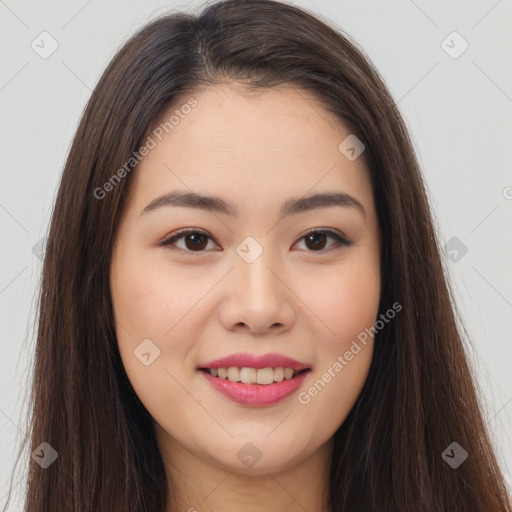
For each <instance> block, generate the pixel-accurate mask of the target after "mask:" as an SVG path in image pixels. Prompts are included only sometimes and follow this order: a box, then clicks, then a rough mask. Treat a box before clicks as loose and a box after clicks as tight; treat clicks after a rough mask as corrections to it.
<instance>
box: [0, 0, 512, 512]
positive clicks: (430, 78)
mask: <svg viewBox="0 0 512 512" xmlns="http://www.w3.org/2000/svg"><path fill="white" fill-rule="evenodd" d="M294 3H295V4H297V5H301V6H304V7H306V8H309V9H311V10H312V11H313V12H315V13H317V14H320V15H321V16H323V17H325V18H326V19H328V20H332V21H333V22H334V23H335V24H336V25H337V26H338V27H340V28H341V29H342V30H343V31H344V32H346V33H347V34H348V35H349V36H351V38H353V39H354V40H355V41H356V42H357V43H358V44H359V45H360V46H361V47H362V49H363V50H364V51H365V52H366V53H367V55H368V56H369V57H370V58H371V60H372V61H373V62H374V63H375V65H376V66H377V69H378V70H379V71H380V73H381V74H382V75H383V77H384V79H385V81H386V83H387V85H388V87H389V89H390V91H391V93H392V95H393V97H394V98H395V99H396V101H397V102H398V105H399V108H400V110H401V112H402V114H403V116H404V118H405V120H406V122H407V124H408V126H409V129H410V132H411V135H412V138H413V141H414V145H415V148H416V151H417V154H418V157H419V160H420V163H421V166H422V169H423V173H424V176H425V180H426V183H427V186H428V190H429V196H430V201H431V205H432V208H433V211H434V215H435V218H436V222H437V225H438V229H439V233H440V235H441V238H442V243H443V247H445V246H444V244H448V245H447V248H446V250H444V252H443V257H444V258H445V259H446V260H447V264H448V268H449V270H450V273H451V276H452V281H453V285H454V289H455V292H456V300H457V304H458V306H459V308H460V311H461V313H462V315H463V319H464V322H465V325H466V327H467V331H468V333H469V335H470V337H471V344H470V345H469V348H468V350H469V351H470V354H472V360H473V363H474V365H475V369H476V373H477V376H478V382H479V386H480V388H481V390H482V399H483V405H484V410H485V414H486V420H487V422H488V425H489V427H490V429H491V431H492V434H493V442H494V445H495V447H496V451H497V453H498V455H499V457H500V460H501V463H502V465H503V468H504V471H505V475H506V478H507V479H508V482H509V484H511V483H512V480H511V475H512V338H511V329H510V326H511V321H510V320H511V318H512V267H511V261H512V257H511V256H512V237H511V236H510V235H511V233H512V171H511V169H512V166H511V164H512V152H511V142H510V141H511V140H512V137H511V136H512V71H511V64H512V59H511V57H512V55H511V54H512V30H511V29H512V27H511V21H512V2H511V0H499V1H496V0H481V1H476V0H472V1H467V0H466V1H462V0H458V1H451V2H443V1H440V0H435V1H428V2H427V1H425V0H415V1H413V0H393V1H386V2H382V1H381V0H338V1H334V0H331V1H329V0H322V1H312V0H296V1H295V2H294ZM202 5H203V3H202V2H189V3H187V2H180V3H178V2H173V1H169V2H165V1H159V0H149V1H144V2H142V1H138V2H136V1H133V0H103V1H99V0H89V1H87V0H68V1H66V2H64V1H57V0H53V1H46V2H37V3H36V2H33V1H28V0H5V1H4V0H0V52H1V54H0V58H1V66H0V108H1V116H0V120H1V121H0V130H1V131H0V141H1V142H0V144H1V157H2V159H1V165H0V173H1V187H0V240H1V265H0V316H1V322H0V349H1V356H0V454H1V455H0V506H2V505H3V503H4V501H5V500H4V496H5V493H6V492H7V489H8V484H9V481H8V478H9V476H10V471H11V468H12V465H13V463H14V456H15V453H16V451H17V449H18V447H19V442H20V439H21V438H23V437H24V436H25V435H26V432H24V428H23V427H24V423H23V415H24V414H25V413H26V411H25V413H24V412H23V411H24V409H23V408H24V403H25V401H26V399H25V397H26V390H27V386H28V382H29V379H30V376H31V373H30V372H31V363H32V360H33V354H34V339H33V336H32V334H31V330H30V329H31V326H32V324H33V323H34V318H35V310H34V297H35V294H36V289H37V286H38V280H39V274H40V270H41V260H40V253H39V251H38V249H39V248H40V241H41V239H42V238H43V237H44V236H45V234H46V230H47V227H48V222H49V218H50V212H51V208H52V204H53V201H54V198H55V193H56V190H57V187H58V183H59V178H60V174H61V172H62V169H63V166H64V162H65V158H66V155H67V152H68V150H69V147H70V143H71V139H72V136H73V134H74V132H75V130H76V127H77V123H78V121H79V118H80V115H81V113H82V110H83V108H84V106H85V103H86V101H87V100H88V98H89V96H90V94H91V90H92V88H93V87H94V85H95V84H96V82H97V80H98V79H99V77H100V75H101V73H102V72H103V70H104V68H105V66H106V65H107V63H108V62H109V60H110V59H111V58H112V56H113V55H114V52H115V51H116V49H118V48H119V46H120V45H121V44H122V43H123V42H124V41H125V40H126V39H127V38H128V37H129V36H130V35H131V34H133V32H134V31H135V30H137V29H138V28H139V27H140V26H141V25H142V24H144V23H146V22H148V21H150V20H151V19H153V18H154V17H156V16H158V15H161V14H164V13H165V12H166V11H168V10H169V9H173V10H174V9H180V10H185V11H187V12H198V10H199V9H200V7H201V6H202ZM42 32H47V33H48V34H49V36H48V35H43V36H41V35H40V34H41V33H42ZM454 32H456V34H454ZM41 37H45V38H47V39H45V41H47V44H45V48H46V49H47V50H48V49H51V46H50V44H51V43H52V40H55V41H56V43H53V44H58V47H57V49H56V50H55V51H54V52H53V53H52V54H51V55H50V56H49V57H47V58H42V56H41V55H40V53H38V52H37V51H35V50H34V49H33V46H35V45H36V43H37V41H40V40H41V39H40V38H41ZM33 41H35V42H36V43H33ZM39 46H42V44H41V43H39ZM466 46H467V47H466ZM39 52H41V50H39ZM38 244H39V245H38ZM62 342H63V343H65V342H66V340H62ZM454 441H456V440H454ZM29 456H30V454H29V453H28V454H27V455H26V458H27V457H29ZM439 456H441V454H439ZM469 456H471V454H469ZM26 458H25V460H26ZM19 481H21V480H19ZM16 482H18V480H16V481H15V483H16ZM22 487H23V482H22V481H21V483H19V484H18V486H17V488H16V489H17V491H18V492H21V490H22ZM511 487H512V485H511ZM9 510H15V509H11V508H10V509H9ZM19 510H21V505H20V508H19Z"/></svg>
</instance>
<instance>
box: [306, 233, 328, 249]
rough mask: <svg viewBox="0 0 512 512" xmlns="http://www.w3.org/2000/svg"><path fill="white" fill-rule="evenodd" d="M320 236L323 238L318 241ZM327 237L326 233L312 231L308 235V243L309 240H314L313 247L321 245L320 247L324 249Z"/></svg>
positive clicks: (316, 247)
mask: <svg viewBox="0 0 512 512" xmlns="http://www.w3.org/2000/svg"><path fill="white" fill-rule="evenodd" d="M319 238H320V239H321V240H320V242H319V241H318V239H319ZM326 239H327V237H326V236H325V233H311V234H309V235H308V236H307V237H306V245H307V243H308V242H309V241H314V242H313V249H318V248H319V247H320V249H323V247H324V244H325V240H326ZM308 247H309V245H308Z"/></svg>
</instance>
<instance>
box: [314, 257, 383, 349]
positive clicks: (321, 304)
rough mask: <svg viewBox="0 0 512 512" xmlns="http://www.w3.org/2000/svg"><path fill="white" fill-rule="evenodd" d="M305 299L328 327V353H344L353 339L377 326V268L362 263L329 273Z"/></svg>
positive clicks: (376, 266)
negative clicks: (375, 324)
mask: <svg viewBox="0 0 512 512" xmlns="http://www.w3.org/2000/svg"><path fill="white" fill-rule="evenodd" d="M305 292H306V291H305ZM305 292H304V293H305ZM304 296H306V297H308V305H310V306H311V310H312V311H313V312H314V313H315V314H316V315H317V316H318V317H319V318H320V319H321V320H322V324H323V326H324V327H325V329H323V328H322V331H323V333H324V335H323V336H321V340H322V343H323V344H324V345H325V347H324V349H325V350H326V351H327V353H329V352H331V353H334V352H339V351H341V350H342V351H345V350H347V349H346V348H345V347H346V346H349V345H350V343H351V342H352V340H353V339H355V338H357V336H358V335H359V334H360V333H361V332H364V330H365V329H367V328H369V327H371V326H373V325H374V323H375V320H376V317H377V313H378V307H379V301H380V273H379V267H378V264H375V262H372V264H371V265H370V264H368V263H365V262H364V260H362V259H361V261H356V262H355V263H354V264H353V265H352V264H350V265H349V264H346V265H343V266H342V267H336V268H333V269H330V270H329V273H328V274H325V275H323V276H322V277H321V279H317V281H316V285H314V286H313V283H311V282H310V283H309V285H308V290H307V295H304ZM324 353H325V352H324Z"/></svg>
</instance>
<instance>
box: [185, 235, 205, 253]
mask: <svg viewBox="0 0 512 512" xmlns="http://www.w3.org/2000/svg"><path fill="white" fill-rule="evenodd" d="M201 238H202V240H201ZM191 239H193V244H192V246H191V247H189V245H188V243H187V242H188V241H190V240H191ZM205 239H206V236H205V235H202V234H201V233H192V234H190V235H186V236H185V245H186V246H187V249H192V250H194V249H199V250H201V249H204V248H205V247H206V243H207V242H206V243H205ZM201 242H202V243H201Z"/></svg>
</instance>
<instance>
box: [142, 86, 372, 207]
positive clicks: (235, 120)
mask: <svg viewBox="0 0 512 512" xmlns="http://www.w3.org/2000/svg"><path fill="white" fill-rule="evenodd" d="M188 105H194V106H193V107H192V108H190V107H189V106H188ZM185 107H186V108H185ZM166 123H167V124H166ZM155 133H156V135H155ZM349 135H350V131H349V130H348V128H347V127H346V126H345V125H344V124H343V123H342V122H341V121H340V120H339V119H337V118H336V117H335V116H334V115H333V114H331V113H329V112H327V111H326V110H325V109H324V108H323V107H322V106H321V104H320V102H319V101H318V100H317V99H316V98H315V97H314V96H313V95H311V94H310V93H309V92H307V91H304V90H302V89H299V88H297V87H294V86H291V85H283V86H279V87H275V88H272V89H265V90H261V91H257V92H252V91H251V92H250V91H248V90H247V89H240V88H239V87H234V86H231V85H220V86H211V87H208V88H206V89H203V90H201V91H200V92H198V93H196V94H193V93H191V94H189V95H181V96H180V97H179V98H175V101H174V102H173V105H172V107H170V108H169V109H168V110H167V111H166V112H165V114H164V115H163V116H161V118H160V119H159V120H158V122H157V123H155V124H154V125H153V126H152V129H151V131H150V132H149V137H151V138H152V140H153V141H154V142H155V145H154V147H153V149H151V150H150V151H149V152H148V154H147V155H146V156H145V157H144V158H143V160H142V161H141V162H140V164H139V165H138V167H137V169H136V172H135V173H134V174H135V176H133V179H134V181H135V183H133V188H134V189H135V190H133V193H134V195H135V196H139V197H142V196H144V200H146V201H147V200H150V199H151V198H152V197H155V196H156V195H158V194H161V193H163V192H167V191H168V190H175V189H180V190H187V189H188V191H189V192H195V191H197V192H198V193H199V192H201V193H205V194H207V193H210V194H216V195H224V196H226V197H229V198H230V199H232V200H233V201H235V202H243V201H244V200H251V202H253V201H254V200H258V198H262V197H263V196H264V197H265V198H266V200H271V199H272V198H275V199H276V200H279V203H281V202H282V200H284V199H286V198H287V197H289V196H297V195H303V194H306V193H308V191H310V190H311V191H312V189H314V188H319V189H322V191H323V190H326V189H332V190H336V191H340V190H343V191H345V192H347V193H352V194H354V195H359V198H360V200H361V202H365V201H366V202H368V201H371V190H370V188H371V187H370V181H369V176H368V172H367V169H366V166H365V163H364V160H363V158H358V159H356V160H355V161H350V160H348V159H347V158H346V157H345V156H344V155H343V154H342V153H341V152H340V150H339V145H340V143H342V141H343V140H344V139H346V137H347V136H349ZM283 194H284V195H285V196H283Z"/></svg>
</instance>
